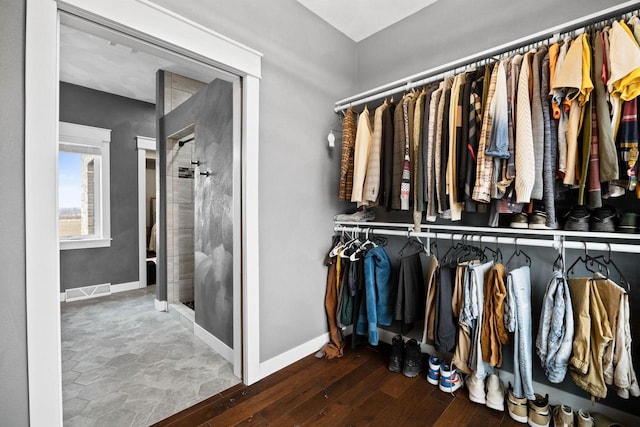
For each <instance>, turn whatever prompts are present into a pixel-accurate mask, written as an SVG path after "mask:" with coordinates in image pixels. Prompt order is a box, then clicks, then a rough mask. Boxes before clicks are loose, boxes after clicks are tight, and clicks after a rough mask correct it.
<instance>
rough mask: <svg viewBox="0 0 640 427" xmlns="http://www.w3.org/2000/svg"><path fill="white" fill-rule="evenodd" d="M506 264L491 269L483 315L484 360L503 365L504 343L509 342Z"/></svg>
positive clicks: (493, 364) (481, 341)
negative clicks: (505, 304)
mask: <svg viewBox="0 0 640 427" xmlns="http://www.w3.org/2000/svg"><path fill="white" fill-rule="evenodd" d="M506 278H507V276H506V272H505V269H504V265H502V264H495V265H494V266H493V267H492V268H491V270H490V271H489V276H488V278H487V283H486V284H485V287H484V292H485V295H484V310H483V315H482V329H481V330H482V336H481V340H480V343H481V347H482V360H485V361H487V363H488V364H489V365H491V366H497V367H498V368H499V367H500V366H502V345H503V344H506V343H508V342H509V334H508V333H507V329H506V328H505V326H504V302H505V298H506V297H507V285H506Z"/></svg>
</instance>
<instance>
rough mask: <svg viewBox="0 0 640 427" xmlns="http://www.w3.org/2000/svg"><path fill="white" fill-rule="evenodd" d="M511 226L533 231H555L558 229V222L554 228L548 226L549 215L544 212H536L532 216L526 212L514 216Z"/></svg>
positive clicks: (554, 224)
mask: <svg viewBox="0 0 640 427" xmlns="http://www.w3.org/2000/svg"><path fill="white" fill-rule="evenodd" d="M509 226H510V227H511V228H529V229H531V230H555V229H557V228H558V224H557V222H554V223H553V225H552V226H548V225H547V213H546V212H544V211H534V212H533V213H532V214H528V213H526V212H520V213H517V214H513V216H512V217H511V223H510V224H509Z"/></svg>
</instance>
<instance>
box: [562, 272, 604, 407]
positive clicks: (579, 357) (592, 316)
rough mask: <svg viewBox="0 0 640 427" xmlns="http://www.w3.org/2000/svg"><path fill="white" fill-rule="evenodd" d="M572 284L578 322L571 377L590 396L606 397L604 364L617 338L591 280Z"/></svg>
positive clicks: (584, 279) (570, 288)
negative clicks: (605, 356) (612, 332)
mask: <svg viewBox="0 0 640 427" xmlns="http://www.w3.org/2000/svg"><path fill="white" fill-rule="evenodd" d="M568 283H569V292H570V294H571V301H572V302H573V317H574V319H575V334H574V338H573V354H572V356H571V358H570V359H569V368H570V370H569V375H570V376H571V378H572V379H573V381H574V382H575V383H576V384H577V385H578V387H580V388H582V389H583V390H585V391H586V392H587V393H589V394H590V395H592V396H594V397H599V398H604V397H606V396H607V387H606V384H605V382H604V372H603V365H602V361H603V357H604V352H605V349H606V348H607V346H608V345H609V343H610V342H611V340H612V338H613V337H612V334H611V325H610V323H609V319H608V316H607V312H606V310H605V307H604V304H603V302H602V298H601V297H600V293H599V291H598V287H597V286H596V285H595V283H594V281H593V280H591V278H588V277H587V278H570V279H568Z"/></svg>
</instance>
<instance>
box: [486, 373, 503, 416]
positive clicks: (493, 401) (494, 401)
mask: <svg viewBox="0 0 640 427" xmlns="http://www.w3.org/2000/svg"><path fill="white" fill-rule="evenodd" d="M486 400H487V402H486V404H487V407H488V408H491V409H495V410H496V411H501V412H504V385H503V384H502V380H501V379H500V377H498V376H497V375H496V374H491V375H489V378H487V399H486Z"/></svg>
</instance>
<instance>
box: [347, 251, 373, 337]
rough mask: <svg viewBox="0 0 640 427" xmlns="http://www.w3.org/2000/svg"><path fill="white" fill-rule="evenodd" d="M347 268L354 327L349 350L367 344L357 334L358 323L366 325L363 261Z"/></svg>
mask: <svg viewBox="0 0 640 427" xmlns="http://www.w3.org/2000/svg"><path fill="white" fill-rule="evenodd" d="M349 265H350V268H349V273H350V282H349V286H350V289H352V292H353V293H354V297H353V320H352V324H353V325H355V326H356V328H355V329H356V332H355V333H354V334H351V348H356V347H358V346H359V345H361V344H365V343H366V342H367V338H365V337H364V336H362V335H360V334H358V328H357V325H358V322H362V324H364V325H366V324H367V323H368V319H367V304H366V301H365V278H364V259H363V258H360V259H358V260H356V261H353V262H351V263H350V264H349Z"/></svg>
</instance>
